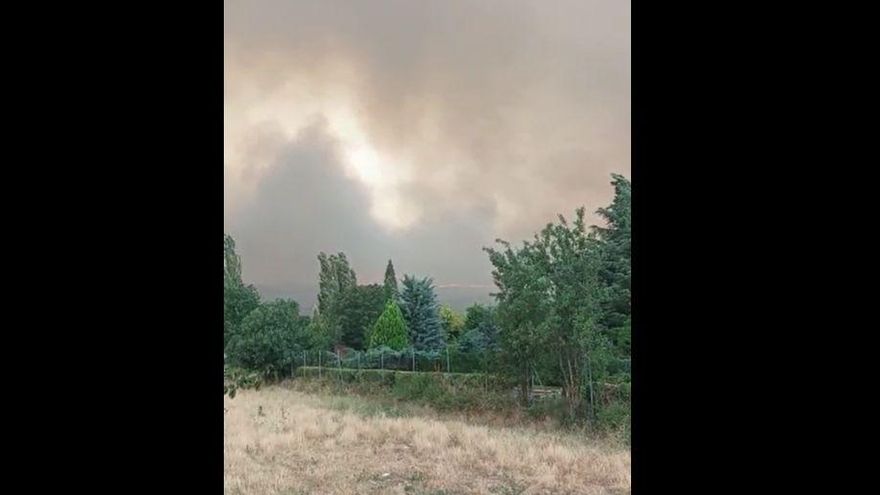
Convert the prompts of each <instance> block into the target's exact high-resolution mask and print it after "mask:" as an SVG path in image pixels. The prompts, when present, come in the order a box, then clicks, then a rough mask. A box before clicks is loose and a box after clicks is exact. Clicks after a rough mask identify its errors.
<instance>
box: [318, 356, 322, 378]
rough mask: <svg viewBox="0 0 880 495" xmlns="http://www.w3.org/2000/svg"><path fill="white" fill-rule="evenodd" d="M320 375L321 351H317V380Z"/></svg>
mask: <svg viewBox="0 0 880 495" xmlns="http://www.w3.org/2000/svg"><path fill="white" fill-rule="evenodd" d="M322 374H323V373H322V372H321V350H320V349H318V379H321V375H322Z"/></svg>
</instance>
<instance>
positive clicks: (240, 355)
mask: <svg viewBox="0 0 880 495" xmlns="http://www.w3.org/2000/svg"><path fill="white" fill-rule="evenodd" d="M309 343H310V336H309V334H308V332H307V330H306V325H304V323H303V320H302V318H300V316H299V305H298V304H297V303H296V302H295V301H289V300H277V301H273V302H271V303H266V304H261V305H260V306H259V307H258V308H257V309H255V310H253V311H252V312H251V313H250V314H249V315H248V316H247V317H246V318H245V319H244V321H242V322H241V325H240V327H239V329H238V332H237V333H236V334H235V335H234V336H233V337H232V339H231V340H230V342H229V346H228V348H227V353H228V355H229V361H230V363H231V364H232V365H233V366H236V367H240V368H245V369H247V370H251V371H259V372H261V373H264V374H270V373H278V372H282V373H284V372H285V371H287V370H289V368H290V366H291V364H293V362H294V361H293V360H294V359H295V358H296V356H297V355H299V354H300V353H301V352H302V350H303V349H304V348H306V347H307V346H308V345H309Z"/></svg>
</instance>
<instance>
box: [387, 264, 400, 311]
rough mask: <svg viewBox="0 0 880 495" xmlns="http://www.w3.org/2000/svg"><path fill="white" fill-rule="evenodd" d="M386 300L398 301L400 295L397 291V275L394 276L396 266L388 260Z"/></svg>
mask: <svg viewBox="0 0 880 495" xmlns="http://www.w3.org/2000/svg"><path fill="white" fill-rule="evenodd" d="M384 289H385V300H386V301H387V300H389V299H397V296H398V295H399V293H398V291H397V275H395V274H394V265H393V264H392V263H391V260H388V265H387V266H386V267H385V285H384Z"/></svg>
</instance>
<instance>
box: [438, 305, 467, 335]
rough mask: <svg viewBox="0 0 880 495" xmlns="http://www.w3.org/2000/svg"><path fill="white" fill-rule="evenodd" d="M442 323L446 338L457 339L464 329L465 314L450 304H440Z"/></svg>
mask: <svg viewBox="0 0 880 495" xmlns="http://www.w3.org/2000/svg"><path fill="white" fill-rule="evenodd" d="M440 323H441V325H442V327H443V334H444V335H445V336H446V340H457V339H458V337H459V336H461V332H462V330H464V316H462V315H461V314H460V313H459V312H458V311H456V310H454V309H452V306H450V305H448V304H443V305H441V306H440Z"/></svg>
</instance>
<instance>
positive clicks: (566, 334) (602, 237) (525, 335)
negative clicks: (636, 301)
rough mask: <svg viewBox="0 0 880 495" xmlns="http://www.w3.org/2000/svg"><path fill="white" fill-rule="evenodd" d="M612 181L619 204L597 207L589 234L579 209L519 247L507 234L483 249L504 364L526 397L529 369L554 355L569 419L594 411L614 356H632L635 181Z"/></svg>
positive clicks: (548, 226) (618, 177) (581, 210)
mask: <svg viewBox="0 0 880 495" xmlns="http://www.w3.org/2000/svg"><path fill="white" fill-rule="evenodd" d="M613 184H614V186H615V198H614V202H613V203H612V204H611V205H610V206H609V207H607V208H601V209H600V210H599V211H598V213H599V215H600V216H602V217H603V218H604V219H605V220H606V222H607V226H606V227H594V228H593V229H592V232H590V233H588V230H587V228H586V226H585V222H584V211H585V210H584V208H579V209H578V210H577V212H576V217H575V220H574V222H573V223H571V224H570V223H569V222H568V221H567V220H566V219H565V217H563V216H562V215H559V219H558V222H557V223H550V224H547V226H546V227H545V228H544V229H542V230H541V232H539V233H538V234H536V235H535V236H534V239H533V240H532V241H528V242H524V243H523V244H522V246H521V247H519V248H513V247H512V246H511V245H510V244H509V243H507V242H505V241H502V240H499V241H498V243H499V244H500V248H499V249H493V248H485V250H486V252H487V253H488V254H489V260H490V262H491V263H492V265H493V266H494V270H493V272H492V275H493V278H494V281H495V285H496V286H497V287H498V289H499V291H498V293H497V294H495V296H496V298H497V300H498V309H497V317H498V321H499V323H500V326H501V332H500V341H501V346H502V349H503V353H502V354H503V357H504V362H506V363H507V364H508V366H509V367H510V370H511V372H512V373H513V374H514V375H515V376H517V377H518V380H519V382H520V386H521V389H522V391H523V396H524V397H525V396H527V395H528V388H529V374H530V372H531V371H530V368H531V369H534V367H535V365H536V364H537V363H538V362H539V361H546V356H547V354H548V353H549V354H550V355H552V356H553V357H555V358H557V359H558V362H559V366H558V371H559V375H560V377H561V381H562V386H563V394H564V397H565V399H566V402H567V404H568V406H569V414H570V415H571V416H572V417H582V416H584V415H587V414H590V415H594V414H595V390H594V388H595V387H594V385H595V383H596V380H597V379H599V378H601V377H604V376H606V375H607V374H608V369H609V363H610V362H611V361H612V357H613V356H615V355H616V356H617V357H628V356H629V337H628V336H629V326H630V316H629V315H630V300H629V280H630V252H631V251H630V238H631V237H630V185H629V182H628V181H627V180H626V179H625V178H623V177H622V176H618V175H615V176H614V182H613ZM585 399H586V401H587V406H588V407H586V408H585V407H583V403H584V400H585Z"/></svg>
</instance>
